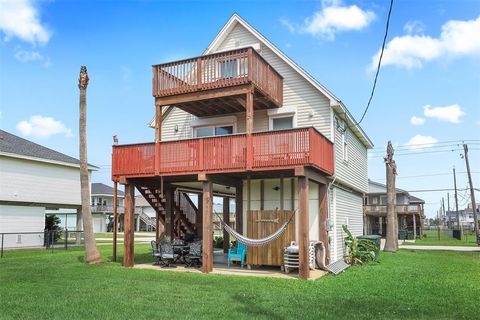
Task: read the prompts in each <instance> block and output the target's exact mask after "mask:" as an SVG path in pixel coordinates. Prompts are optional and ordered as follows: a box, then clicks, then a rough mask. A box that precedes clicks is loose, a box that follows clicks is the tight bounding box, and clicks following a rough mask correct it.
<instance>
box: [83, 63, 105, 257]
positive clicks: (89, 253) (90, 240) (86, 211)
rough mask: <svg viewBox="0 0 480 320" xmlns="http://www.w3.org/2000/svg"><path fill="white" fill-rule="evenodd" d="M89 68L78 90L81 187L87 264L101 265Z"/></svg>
mask: <svg viewBox="0 0 480 320" xmlns="http://www.w3.org/2000/svg"><path fill="white" fill-rule="evenodd" d="M87 85H88V75H87V67H85V66H82V67H81V68H80V77H79V79H78V88H79V89H80V123H79V129H80V187H81V193H82V196H81V201H82V220H83V232H84V237H85V262H86V263H100V262H102V259H101V257H100V253H99V252H98V250H97V244H96V242H95V234H94V233H93V221H92V220H93V219H92V211H91V207H90V182H89V177H88V162H87V130H86V127H87Z"/></svg>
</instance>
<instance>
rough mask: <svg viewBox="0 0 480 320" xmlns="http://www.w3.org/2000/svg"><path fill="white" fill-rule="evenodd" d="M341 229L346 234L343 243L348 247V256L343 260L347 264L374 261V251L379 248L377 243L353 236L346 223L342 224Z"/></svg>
mask: <svg viewBox="0 0 480 320" xmlns="http://www.w3.org/2000/svg"><path fill="white" fill-rule="evenodd" d="M342 228H343V231H344V232H345V233H346V234H347V239H346V240H345V244H346V245H347V248H348V256H347V257H346V259H345V261H346V262H347V263H349V264H352V265H353V264H364V263H367V262H369V261H375V260H376V255H375V253H376V252H377V251H378V250H379V248H378V247H377V245H376V244H375V243H374V242H372V241H370V240H366V239H358V238H357V237H354V236H353V235H352V233H351V232H350V230H348V228H347V226H346V225H342Z"/></svg>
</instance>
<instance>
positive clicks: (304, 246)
mask: <svg viewBox="0 0 480 320" xmlns="http://www.w3.org/2000/svg"><path fill="white" fill-rule="evenodd" d="M298 209H299V210H298V220H299V221H298V224H299V228H298V229H299V230H298V233H299V239H298V240H299V241H298V249H299V250H298V260H299V261H298V264H299V268H298V276H299V278H300V279H308V278H309V277H310V265H309V254H308V245H309V222H308V218H309V211H308V178H307V177H305V176H300V177H298Z"/></svg>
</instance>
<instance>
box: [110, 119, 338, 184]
mask: <svg viewBox="0 0 480 320" xmlns="http://www.w3.org/2000/svg"><path fill="white" fill-rule="evenodd" d="M252 145H253V148H252V149H253V165H252V170H267V169H278V168H282V167H294V166H315V167H317V168H318V169H320V170H323V171H325V172H327V173H328V174H333V144H332V143H331V142H330V141H329V140H328V139H327V138H325V137H324V136H322V135H321V134H320V133H319V132H318V131H316V130H315V129H314V128H296V129H289V130H280V131H267V132H258V133H254V134H253V135H252ZM157 153H158V154H156V153H155V143H147V144H138V145H124V146H114V147H113V154H112V175H113V176H122V175H123V176H127V177H128V176H130V177H133V176H147V175H168V174H193V173H198V172H228V171H241V170H247V137H246V135H245V134H235V135H225V136H218V137H207V138H198V139H187V140H178V141H165V142H160V146H159V148H158V151H157ZM156 161H158V162H159V163H157V166H155V162H156ZM156 168H157V172H156V171H155V170H156Z"/></svg>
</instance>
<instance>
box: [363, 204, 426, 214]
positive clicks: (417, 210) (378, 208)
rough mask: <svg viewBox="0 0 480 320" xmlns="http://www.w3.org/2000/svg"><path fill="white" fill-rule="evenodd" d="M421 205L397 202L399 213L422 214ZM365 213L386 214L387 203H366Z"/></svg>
mask: <svg viewBox="0 0 480 320" xmlns="http://www.w3.org/2000/svg"><path fill="white" fill-rule="evenodd" d="M421 213H422V212H421V205H416V204H415V205H408V204H397V214H421ZM365 214H366V215H369V216H378V217H382V216H386V215H387V205H366V206H365Z"/></svg>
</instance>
